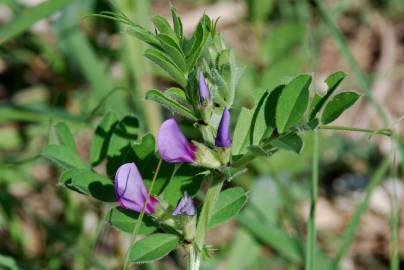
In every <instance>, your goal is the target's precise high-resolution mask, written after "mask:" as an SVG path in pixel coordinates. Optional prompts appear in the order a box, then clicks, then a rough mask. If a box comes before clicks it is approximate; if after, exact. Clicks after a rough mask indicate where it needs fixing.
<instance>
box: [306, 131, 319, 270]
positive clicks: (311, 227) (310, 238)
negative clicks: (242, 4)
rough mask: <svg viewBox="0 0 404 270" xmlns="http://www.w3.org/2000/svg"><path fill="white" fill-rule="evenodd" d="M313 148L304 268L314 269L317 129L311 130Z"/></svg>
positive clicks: (317, 161)
mask: <svg viewBox="0 0 404 270" xmlns="http://www.w3.org/2000/svg"><path fill="white" fill-rule="evenodd" d="M313 137H314V149H313V163H312V177H311V185H310V195H311V196H310V215H309V221H308V223H307V231H308V235H307V242H306V259H305V269H306V270H315V269H316V260H315V257H316V239H317V232H316V204H317V193H318V167H319V136H318V130H314V131H313Z"/></svg>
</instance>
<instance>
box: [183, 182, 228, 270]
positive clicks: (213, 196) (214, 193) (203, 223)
mask: <svg viewBox="0 0 404 270" xmlns="http://www.w3.org/2000/svg"><path fill="white" fill-rule="evenodd" d="M213 178H215V177H214V176H213ZM223 182H224V178H223V176H219V177H217V179H212V184H211V186H210V187H209V190H208V192H207V194H206V197H205V201H204V203H203V206H202V210H201V213H200V215H199V219H198V225H197V227H196V234H195V240H194V243H193V251H194V262H193V263H192V264H193V267H194V268H192V270H198V269H199V265H200V261H201V257H202V250H203V243H204V241H205V236H206V233H207V231H208V228H209V221H210V218H211V216H212V213H213V210H214V207H215V204H216V201H217V198H218V197H219V193H220V191H221V189H222V187H223ZM189 256H190V257H191V254H190V255H189Z"/></svg>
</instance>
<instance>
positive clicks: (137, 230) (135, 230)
mask: <svg viewBox="0 0 404 270" xmlns="http://www.w3.org/2000/svg"><path fill="white" fill-rule="evenodd" d="M162 161H163V160H162V159H160V160H159V163H158V164H157V168H156V171H155V172H154V175H153V180H152V182H151V184H150V189H149V194H148V195H147V198H146V201H145V202H144V204H143V208H142V211H141V212H140V215H139V218H138V220H137V221H136V226H135V228H134V229H133V232H132V236H131V238H130V244H129V248H128V251H127V252H126V256H125V263H124V264H123V268H122V269H123V270H126V269H127V268H128V264H129V253H130V248H131V247H132V246H133V245H134V244H135V241H136V235H137V234H138V233H139V230H140V226H141V225H142V220H143V216H144V211H145V209H146V206H147V204H148V203H149V199H150V196H151V193H152V191H153V187H154V183H155V182H156V179H157V175H158V173H159V171H160V167H161V163H162Z"/></svg>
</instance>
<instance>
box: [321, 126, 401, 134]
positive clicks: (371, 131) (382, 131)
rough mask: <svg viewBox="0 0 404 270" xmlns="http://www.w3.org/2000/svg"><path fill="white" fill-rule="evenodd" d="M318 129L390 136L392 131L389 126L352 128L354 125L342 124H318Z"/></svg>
mask: <svg viewBox="0 0 404 270" xmlns="http://www.w3.org/2000/svg"><path fill="white" fill-rule="evenodd" d="M318 128H319V129H331V130H338V131H355V132H363V133H369V134H378V135H384V136H388V137H390V136H392V134H393V131H392V130H391V129H389V128H382V129H368V128H354V127H344V126H330V125H326V126H325V125H320V126H319V127H318Z"/></svg>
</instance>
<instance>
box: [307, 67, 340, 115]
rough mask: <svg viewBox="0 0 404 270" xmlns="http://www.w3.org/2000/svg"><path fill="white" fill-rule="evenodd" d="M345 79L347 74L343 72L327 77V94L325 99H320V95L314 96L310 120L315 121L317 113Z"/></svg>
mask: <svg viewBox="0 0 404 270" xmlns="http://www.w3.org/2000/svg"><path fill="white" fill-rule="evenodd" d="M345 77H346V74H345V73H344V72H342V71H337V72H335V73H333V74H331V75H330V76H328V77H327V79H326V80H325V83H326V84H327V86H328V89H327V93H326V94H325V96H323V97H320V96H318V95H315V96H314V98H313V101H312V103H311V105H310V113H309V120H312V119H314V117H316V115H317V113H318V112H319V111H320V110H321V108H322V107H323V106H324V104H325V103H326V101H327V100H328V99H329V98H330V96H331V95H332V94H333V93H334V91H335V89H337V87H338V85H339V84H340V83H341V82H342V80H343V79H344V78H345Z"/></svg>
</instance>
